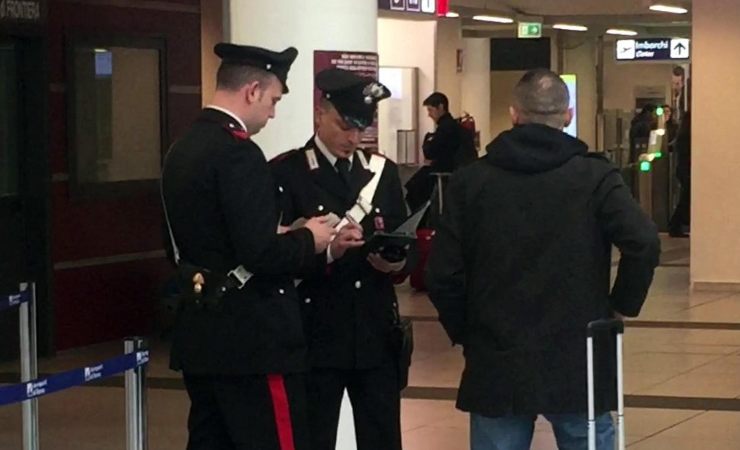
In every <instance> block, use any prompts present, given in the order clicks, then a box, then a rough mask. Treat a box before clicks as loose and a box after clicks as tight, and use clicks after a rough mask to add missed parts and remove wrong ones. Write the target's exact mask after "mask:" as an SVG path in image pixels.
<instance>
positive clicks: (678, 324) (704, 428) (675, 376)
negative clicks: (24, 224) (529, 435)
mask: <svg viewBox="0 0 740 450" xmlns="http://www.w3.org/2000/svg"><path fill="white" fill-rule="evenodd" d="M664 250H665V251H666V252H665V253H666V255H664V260H663V264H664V265H663V266H662V267H661V268H659V269H658V272H657V274H656V278H655V284H654V286H653V289H652V290H651V292H650V296H649V299H648V301H647V303H646V306H645V309H644V311H643V314H642V315H641V317H640V318H639V319H638V320H637V321H635V322H633V323H631V324H630V323H628V327H627V332H626V336H625V378H626V391H627V393H628V394H629V395H630V397H629V398H628V400H630V402H632V404H634V405H636V406H640V407H630V408H628V409H627V419H626V420H627V441H628V447H629V448H630V449H635V450H663V449H670V450H697V449H708V450H730V449H732V450H738V449H740V294H737V293H720V292H712V293H689V289H688V288H689V286H688V267H686V266H685V260H686V258H687V255H688V248H687V241H686V240H665V242H664ZM399 296H400V299H401V309H402V313H403V314H405V315H409V316H412V317H414V318H415V319H416V321H415V323H414V330H415V343H416V349H415V353H414V362H413V365H412V369H411V375H410V385H411V386H412V387H413V389H410V390H409V391H407V393H406V398H404V400H403V406H402V408H403V409H402V416H403V419H402V427H403V441H404V449H406V450H464V449H467V448H468V416H467V415H466V414H464V413H462V412H460V411H457V410H456V409H455V407H454V401H453V400H452V399H454V395H455V389H456V388H457V385H458V381H459V377H460V372H461V371H462V368H463V365H464V361H463V358H462V352H461V350H460V348H458V347H452V346H451V345H450V342H449V340H448V339H447V337H446V335H445V334H444V332H443V330H442V328H441V326H440V325H439V324H438V323H437V322H436V319H435V317H436V314H435V311H434V309H433V307H432V306H431V304H430V303H429V300H428V298H427V297H426V295H425V294H423V293H419V292H414V291H413V290H412V289H411V288H410V287H409V286H402V287H400V288H399ZM121 350H122V345H121V344H120V343H107V344H100V345H96V346H92V347H89V348H84V349H77V350H74V351H70V352H62V353H60V354H59V355H57V356H56V357H55V358H53V359H49V360H44V361H42V362H41V364H40V370H41V371H42V372H47V373H52V372H57V371H61V370H65V369H70V368H74V367H79V366H83V365H86V364H89V363H91V362H93V361H96V360H102V359H105V358H107V357H110V356H114V355H116V354H118V353H120V352H121ZM152 355H153V360H152V363H151V366H150V368H149V375H150V377H151V378H152V383H151V386H153V388H152V389H150V391H149V430H150V433H149V435H150V444H151V445H150V448H151V449H152V450H181V449H184V447H185V441H186V430H185V421H186V416H187V407H188V401H187V398H186V395H185V393H184V392H183V391H182V390H181V388H180V384H179V381H178V380H179V377H178V374H176V373H173V372H171V371H170V370H169V369H168V368H167V345H166V344H165V343H163V342H160V341H156V340H155V341H154V342H153V343H152ZM14 372H17V363H5V364H2V365H0V380H5V381H9V380H10V379H11V378H12V377H13V375H12V373H14ZM109 384H111V386H108V387H85V388H76V389H73V390H70V391H67V392H63V393H59V394H55V395H52V396H49V397H46V398H43V399H42V400H41V402H40V403H41V405H40V410H41V436H42V442H41V443H42V447H41V448H42V449H43V450H48V449H51V450H73V449H74V450H113V449H116V450H123V449H124V447H125V444H124V442H125V435H124V414H123V389H122V388H120V387H117V386H120V384H121V383H120V380H113V381H111V382H110V383H109ZM628 404H629V402H628ZM20 448H21V442H20V407H18V406H17V405H16V406H10V407H2V408H0V450H16V449H20ZM555 448H556V446H555V442H554V438H553V434H552V432H551V430H550V428H549V425H548V424H547V422H544V421H540V422H538V423H537V426H536V435H535V440H534V442H533V444H532V449H534V450H554V449H555ZM340 450H349V448H343V449H340ZM379 450H382V449H379Z"/></svg>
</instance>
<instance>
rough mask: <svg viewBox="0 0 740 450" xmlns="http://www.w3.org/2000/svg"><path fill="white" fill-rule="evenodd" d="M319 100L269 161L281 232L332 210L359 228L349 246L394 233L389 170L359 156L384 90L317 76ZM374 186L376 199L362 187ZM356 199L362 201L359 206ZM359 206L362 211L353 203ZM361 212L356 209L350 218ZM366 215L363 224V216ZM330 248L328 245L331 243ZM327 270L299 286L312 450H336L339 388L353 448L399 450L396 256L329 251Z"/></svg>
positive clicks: (395, 210) (397, 189) (393, 181)
mask: <svg viewBox="0 0 740 450" xmlns="http://www.w3.org/2000/svg"><path fill="white" fill-rule="evenodd" d="M316 86H317V87H318V88H319V89H320V90H321V92H322V97H321V103H320V105H319V107H318V108H317V111H316V122H317V125H318V126H317V131H316V134H315V135H314V136H313V137H312V138H311V139H310V140H309V141H308V143H307V144H306V146H305V147H303V148H301V149H299V150H293V151H290V152H288V153H286V154H283V155H281V156H278V157H277V158H275V159H274V160H273V161H272V162H271V165H272V168H273V172H274V174H275V177H276V179H277V180H278V181H279V183H280V185H281V186H282V187H283V188H284V189H285V193H284V195H283V196H282V200H283V203H282V205H283V222H284V224H285V225H288V224H290V223H292V222H293V221H294V220H297V219H301V218H304V217H314V216H316V215H322V214H326V213H329V212H331V213H334V214H336V215H337V216H338V217H345V216H351V217H352V222H358V223H360V224H361V225H362V229H361V230H360V234H359V235H357V236H355V237H356V238H357V240H358V241H357V242H359V243H360V244H361V243H362V239H363V236H362V231H363V230H364V238H365V240H368V239H369V238H370V237H371V236H372V235H373V233H374V232H375V231H383V230H385V231H393V230H394V229H395V228H396V227H397V226H398V225H400V224H401V223H402V222H403V221H404V219H405V218H406V206H405V205H404V202H403V193H402V189H401V182H400V179H399V175H398V169H397V167H396V165H395V164H394V163H393V162H392V161H390V160H387V159H385V158H384V157H383V156H381V155H377V154H371V153H368V152H363V151H358V150H357V146H358V144H359V142H360V137H361V134H362V130H363V129H364V128H366V127H367V126H369V125H371V124H372V122H373V119H374V116H375V111H376V105H377V102H378V101H379V100H382V99H384V98H386V97H388V96H389V95H390V93H389V91H388V90H387V88H386V87H385V86H383V85H382V84H380V83H377V82H376V81H375V80H372V79H368V78H362V77H359V76H357V75H355V74H353V73H352V72H348V71H344V70H340V69H329V70H326V71H323V72H321V73H319V74H318V75H317V77H316ZM376 174H377V176H379V179H377V188H376V189H375V192H374V193H372V192H370V193H368V192H367V191H366V189H368V188H367V186H368V185H371V184H372V181H371V180H373V178H374V176H376ZM358 197H363V198H362V199H358ZM359 204H363V207H362V208H358V207H357V206H356V205H359ZM360 210H363V211H364V212H363V213H362V214H360V215H355V214H356V213H357V212H359V211H360ZM363 216H364V217H363ZM335 242H336V240H335ZM328 253H329V254H328V256H327V257H328V259H329V260H330V261H333V262H332V263H331V264H330V265H329V266H328V267H327V269H326V271H324V272H321V273H318V274H316V275H314V276H312V277H307V278H306V279H304V280H303V281H302V282H301V283H300V285H299V286H298V291H299V294H300V297H301V299H302V306H303V317H304V325H305V330H306V334H307V339H308V342H309V360H310V365H311V371H310V373H309V376H308V380H309V381H308V389H307V392H308V411H309V417H310V431H311V448H312V450H334V448H335V446H336V437H337V426H338V423H339V413H340V406H341V403H342V397H343V394H344V391H345V389H346V390H347V393H348V394H349V398H350V401H351V402H352V407H353V410H354V421H355V432H356V440H357V448H358V449H359V450H378V449H383V450H400V449H401V428H400V392H399V391H400V390H399V381H398V367H397V365H396V362H397V359H398V358H397V353H396V349H395V348H394V346H393V341H392V337H393V335H392V332H393V328H394V323H395V321H396V317H397V314H398V304H397V300H396V295H395V291H394V287H393V278H394V274H397V273H399V272H401V271H403V269H404V266H405V265H406V260H405V258H404V257H403V255H395V256H397V257H395V258H392V257H391V256H388V258H390V259H391V260H386V259H384V257H383V256H382V255H380V254H375V253H373V254H368V250H367V249H366V248H354V249H351V248H350V249H349V250H346V249H342V248H336V246H335V243H332V245H331V246H330V247H329V252H328Z"/></svg>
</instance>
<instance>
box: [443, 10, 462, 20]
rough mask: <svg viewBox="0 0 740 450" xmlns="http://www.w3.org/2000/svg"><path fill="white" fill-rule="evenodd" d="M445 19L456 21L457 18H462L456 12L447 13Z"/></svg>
mask: <svg viewBox="0 0 740 450" xmlns="http://www.w3.org/2000/svg"><path fill="white" fill-rule="evenodd" d="M445 17H449V18H451V19H454V18H455V17H460V14H458V13H456V12H454V11H447V14H445Z"/></svg>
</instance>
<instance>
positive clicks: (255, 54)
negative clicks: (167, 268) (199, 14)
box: [162, 44, 334, 450]
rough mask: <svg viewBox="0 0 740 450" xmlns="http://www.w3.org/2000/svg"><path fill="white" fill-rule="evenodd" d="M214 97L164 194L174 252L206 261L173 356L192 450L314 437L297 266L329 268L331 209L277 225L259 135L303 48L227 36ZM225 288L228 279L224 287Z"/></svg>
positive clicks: (170, 172) (189, 260) (301, 444)
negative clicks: (274, 47)
mask: <svg viewBox="0 0 740 450" xmlns="http://www.w3.org/2000/svg"><path fill="white" fill-rule="evenodd" d="M215 52H216V54H217V55H218V56H220V57H221V58H222V63H221V66H220V67H219V69H218V74H217V90H216V93H215V95H214V98H213V101H212V103H211V104H210V105H208V106H207V107H206V108H205V109H204V110H203V111H202V113H201V114H200V116H199V117H198V119H197V120H196V121H195V123H194V124H193V125H192V126H191V128H190V130H189V131H188V132H187V133H186V135H185V136H183V137H182V138H181V139H180V140H178V141H177V142H176V143H175V144H174V145H173V146H172V148H171V150H170V151H169V153H168V155H167V157H166V160H165V164H164V170H163V173H162V197H163V201H164V203H165V212H166V214H167V218H168V226H169V227H170V228H171V236H172V247H173V250H174V255H175V260H176V262H178V263H180V264H181V265H184V264H192V265H195V266H199V267H202V268H204V272H205V271H206V270H207V271H208V274H209V279H210V280H219V281H218V282H215V283H210V284H209V285H207V286H206V289H207V290H206V291H205V292H203V294H204V298H210V299H212V301H210V302H208V303H205V304H204V303H200V304H196V303H195V302H187V303H183V304H182V305H181V308H180V310H179V312H178V315H177V318H176V324H175V328H174V332H173V342H172V353H171V365H172V368H173V369H175V370H182V372H183V377H184V380H185V386H186V388H187V392H188V395H189V397H190V401H191V408H190V416H189V419H188V430H189V432H190V436H189V441H188V450H206V449H207V450H258V449H259V450H282V449H286V448H296V449H306V448H308V447H307V440H308V438H307V424H306V421H307V419H306V416H305V390H304V385H303V378H302V376H301V375H300V372H303V371H305V369H306V363H305V359H306V343H305V340H304V335H303V328H302V326H301V317H300V306H299V303H298V302H299V300H298V295H297V292H296V290H295V286H294V284H293V278H294V277H295V276H299V275H300V274H303V273H310V272H312V271H314V270H319V269H320V267H322V264H325V262H326V261H325V257H324V256H322V255H323V254H324V252H325V250H326V248H327V246H328V244H329V242H330V240H331V238H332V236H333V235H334V230H333V228H332V227H331V225H330V224H328V223H327V220H326V218H316V219H313V220H311V221H309V222H308V223H306V225H305V227H302V228H300V229H297V230H295V231H292V232H287V233H283V234H278V232H277V231H278V224H279V216H278V209H277V205H276V198H275V192H276V188H275V186H274V182H273V178H272V176H271V174H270V171H269V167H268V165H267V161H266V160H265V157H264V155H263V153H262V150H261V149H260V148H259V147H258V146H257V144H255V143H254V142H253V141H252V140H251V139H250V136H251V135H253V134H256V133H258V132H259V131H260V130H261V129H262V127H264V126H265V124H266V123H267V121H268V120H269V119H270V118H272V117H274V115H275V105H276V104H277V102H278V101H279V100H280V98H281V97H282V95H283V94H284V93H287V92H288V88H287V84H286V78H287V74H288V70H289V68H290V65H291V64H292V62H293V61H294V60H295V58H296V56H297V54H298V52H297V51H296V50H295V49H294V48H289V49H287V50H285V51H283V52H281V53H276V52H272V51H269V50H265V49H261V48H257V47H248V46H237V45H232V44H218V45H217V46H216V48H215ZM222 289H223V290H222Z"/></svg>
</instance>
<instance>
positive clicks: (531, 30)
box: [517, 22, 542, 39]
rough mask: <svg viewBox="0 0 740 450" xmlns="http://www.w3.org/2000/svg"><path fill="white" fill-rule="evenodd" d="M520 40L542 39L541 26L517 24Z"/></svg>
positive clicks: (532, 23)
mask: <svg viewBox="0 0 740 450" xmlns="http://www.w3.org/2000/svg"><path fill="white" fill-rule="evenodd" d="M518 31H519V32H518V35H517V36H518V37H519V38H520V39H537V38H541V37H542V24H541V23H538V22H519V30H518Z"/></svg>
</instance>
